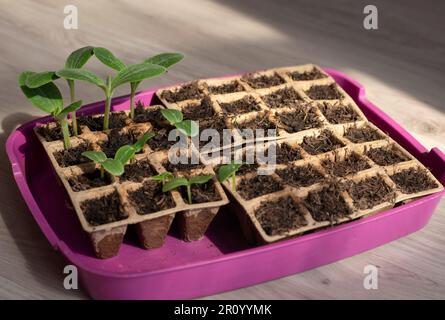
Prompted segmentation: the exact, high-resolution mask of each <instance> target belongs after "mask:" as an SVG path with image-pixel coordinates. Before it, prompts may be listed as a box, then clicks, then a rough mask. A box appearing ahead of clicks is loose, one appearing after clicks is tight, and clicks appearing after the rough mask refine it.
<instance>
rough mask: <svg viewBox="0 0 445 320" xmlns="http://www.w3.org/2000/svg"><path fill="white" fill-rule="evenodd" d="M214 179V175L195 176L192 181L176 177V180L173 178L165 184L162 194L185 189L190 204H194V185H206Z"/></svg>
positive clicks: (191, 178)
mask: <svg viewBox="0 0 445 320" xmlns="http://www.w3.org/2000/svg"><path fill="white" fill-rule="evenodd" d="M212 178H213V176H212V175H199V176H193V177H190V179H187V178H185V177H175V178H172V179H171V180H170V181H169V182H167V183H166V184H164V186H163V187H162V192H167V191H170V190H173V189H176V188H179V187H185V188H186V190H187V199H188V203H189V204H192V185H194V184H205V183H207V182H208V181H209V180H211V179H212Z"/></svg>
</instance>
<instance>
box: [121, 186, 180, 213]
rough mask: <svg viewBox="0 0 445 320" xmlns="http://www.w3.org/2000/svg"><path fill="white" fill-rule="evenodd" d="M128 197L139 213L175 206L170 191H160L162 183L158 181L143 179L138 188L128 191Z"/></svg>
mask: <svg viewBox="0 0 445 320" xmlns="http://www.w3.org/2000/svg"><path fill="white" fill-rule="evenodd" d="M128 198H129V200H130V202H131V204H132V205H133V206H135V207H136V212H137V213H138V214H140V215H143V214H149V213H153V212H158V211H162V210H167V209H170V208H174V207H175V202H174V201H173V197H172V196H171V194H170V192H165V193H164V192H162V183H161V182H159V181H153V180H147V181H145V182H144V183H143V185H142V187H140V188H139V189H136V190H134V191H130V192H128Z"/></svg>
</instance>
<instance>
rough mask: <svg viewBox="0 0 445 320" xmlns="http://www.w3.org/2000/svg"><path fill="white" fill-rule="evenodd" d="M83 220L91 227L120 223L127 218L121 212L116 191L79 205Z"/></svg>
mask: <svg viewBox="0 0 445 320" xmlns="http://www.w3.org/2000/svg"><path fill="white" fill-rule="evenodd" d="M80 208H81V209H82V212H83V214H84V215H85V219H86V220H87V221H88V223H89V224H90V225H92V226H99V225H102V224H106V223H111V222H115V221H120V220H123V219H126V218H127V215H126V214H125V213H124V212H123V211H122V208H121V204H120V200H119V195H118V194H117V192H116V191H114V192H113V193H110V194H108V195H106V196H102V197H99V198H95V199H89V200H85V201H83V202H82V203H81V204H80Z"/></svg>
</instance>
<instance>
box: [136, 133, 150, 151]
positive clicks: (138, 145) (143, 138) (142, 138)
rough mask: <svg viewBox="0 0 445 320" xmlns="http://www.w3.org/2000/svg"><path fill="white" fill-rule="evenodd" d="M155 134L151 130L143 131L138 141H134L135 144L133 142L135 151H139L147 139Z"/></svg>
mask: <svg viewBox="0 0 445 320" xmlns="http://www.w3.org/2000/svg"><path fill="white" fill-rule="evenodd" d="M154 136H155V134H154V133H153V132H148V131H147V132H146V133H144V135H143V136H142V137H140V138H139V139H138V141H136V143H135V144H133V148H134V150H135V152H139V151H141V150H142V148H143V147H144V144H146V143H147V141H148V140H149V139H151V138H153V137H154Z"/></svg>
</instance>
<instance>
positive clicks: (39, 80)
mask: <svg viewBox="0 0 445 320" xmlns="http://www.w3.org/2000/svg"><path fill="white" fill-rule="evenodd" d="M58 78H59V77H58V76H57V75H56V73H55V72H54V71H45V72H38V73H34V74H31V75H29V76H28V77H27V78H26V86H27V87H29V88H31V89H35V88H38V87H41V86H43V85H44V84H47V83H50V82H52V81H53V80H56V79H58Z"/></svg>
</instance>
